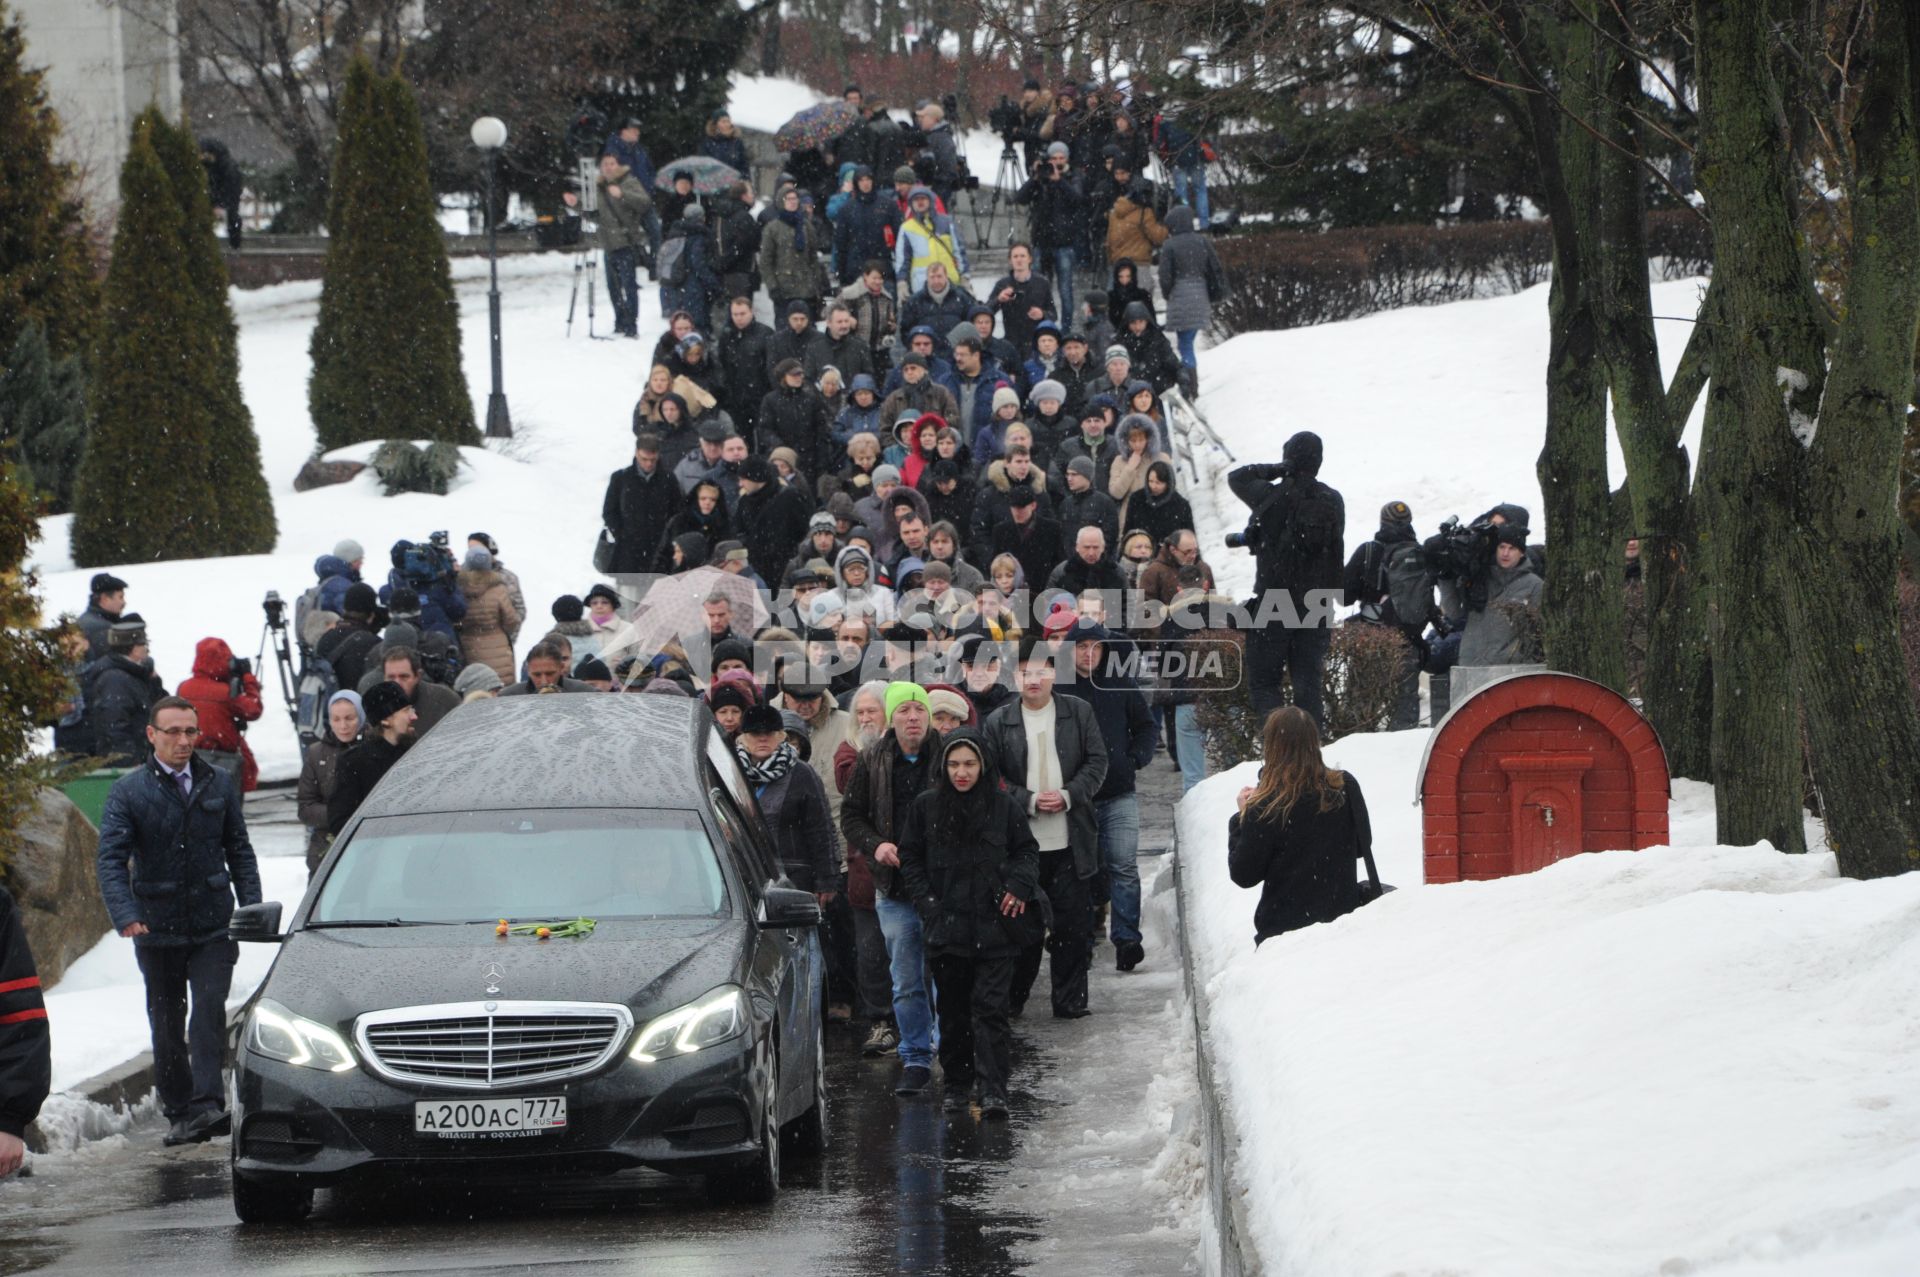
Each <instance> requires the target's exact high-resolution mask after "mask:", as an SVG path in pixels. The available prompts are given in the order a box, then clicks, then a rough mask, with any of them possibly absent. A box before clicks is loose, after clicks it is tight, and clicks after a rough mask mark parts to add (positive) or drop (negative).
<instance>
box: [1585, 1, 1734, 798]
mask: <svg viewBox="0 0 1920 1277" xmlns="http://www.w3.org/2000/svg"><path fill="white" fill-rule="evenodd" d="M1595 10H1596V12H1595V13H1594V15H1593V16H1594V20H1595V22H1597V23H1598V24H1599V26H1600V29H1601V31H1602V32H1603V33H1604V34H1605V35H1606V36H1608V37H1609V41H1608V43H1607V45H1605V46H1603V53H1604V56H1605V57H1606V58H1607V62H1608V66H1607V71H1606V75H1605V77H1604V80H1603V87H1604V95H1605V99H1606V105H1605V107H1603V109H1602V110H1601V112H1600V114H1599V116H1598V118H1597V119H1596V120H1595V126H1596V127H1597V128H1598V129H1599V130H1600V131H1601V133H1602V134H1603V135H1604V137H1605V138H1606V140H1607V141H1608V142H1609V143H1611V144H1612V145H1611V146H1609V147H1605V148H1602V149H1601V151H1600V153H1599V162H1600V168H1601V173H1602V178H1601V181H1600V183H1599V190H1600V195H1601V200H1602V205H1601V215H1600V235H1599V241H1598V254H1599V257H1600V270H1599V273H1598V280H1597V282H1596V286H1597V291H1598V294H1599V299H1600V301H1599V313H1600V316H1601V324H1600V346H1601V349H1602V351H1603V352H1604V354H1605V357H1606V365H1607V376H1608V382H1609V386H1610V388H1611V391H1612V397H1613V419H1614V428H1615V431H1616V432H1617V434H1618V435H1619V438H1620V450H1621V453H1622V454H1623V455H1624V456H1625V458H1626V462H1627V479H1628V491H1629V493H1630V495H1631V498H1632V502H1633V531H1634V533H1635V535H1637V536H1638V537H1639V539H1640V573H1641V581H1642V585H1643V589H1644V594H1645V599H1646V609H1647V622H1648V630H1647V663H1646V673H1645V675H1644V677H1643V680H1642V684H1641V699H1642V704H1643V706H1644V708H1645V711H1646V715H1647V718H1648V719H1649V720H1650V721H1651V722H1652V723H1653V726H1654V730H1655V731H1657V732H1659V734H1660V739H1661V743H1662V744H1663V745H1665V747H1666V751H1667V766H1668V768H1669V769H1670V770H1672V771H1673V772H1674V773H1675V774H1677V775H1683V776H1692V777H1695V778H1698V779H1701V780H1705V779H1707V777H1708V775H1709V768H1710V766H1711V749H1710V746H1711V742H1712V732H1713V683H1712V663H1711V660H1710V658H1709V654H1708V650H1707V627H1706V607H1705V598H1706V594H1705V591H1706V586H1707V582H1706V581H1704V580H1703V579H1702V577H1703V567H1704V564H1703V561H1702V560H1701V558H1700V556H1699V555H1698V554H1697V553H1696V547H1695V545H1694V538H1693V525H1692V519H1691V517H1690V511H1689V509H1688V483H1689V475H1688V464H1687V450H1686V449H1685V448H1684V447H1682V446H1681V443H1680V436H1681V432H1682V431H1683V430H1684V429H1685V427H1686V423H1687V416H1688V414H1689V413H1690V412H1692V410H1693V403H1694V400H1695V399H1696V398H1697V397H1698V395H1699V390H1700V384H1701V383H1700V380H1699V379H1698V377H1697V374H1698V372H1699V370H1700V369H1701V368H1702V367H1703V366H1704V360H1705V358H1706V350H1707V349H1708V343H1709V342H1710V340H1711V337H1712V333H1713V326H1712V325H1711V324H1710V323H1705V322H1703V323H1701V324H1698V325H1696V326H1695V329H1694V333H1693V336H1692V338H1691V339H1690V340H1689V342H1688V346H1687V351H1686V353H1685V354H1684V355H1683V356H1682V359H1681V371H1680V373H1679V374H1678V375H1677V376H1676V377H1675V379H1674V386H1673V389H1672V393H1669V391H1668V388H1667V386H1666V384H1665V382H1664V380H1663V378H1662V376H1661V372H1660V348H1659V340H1658V338H1657V337H1656V336H1655V335H1654V329H1653V292H1652V286H1651V285H1650V283H1649V282H1648V272H1647V224H1646V199H1645V196H1644V189H1645V180H1644V174H1643V171H1642V166H1641V162H1640V160H1639V158H1638V157H1639V155H1640V153H1641V146H1640V137H1639V131H1638V129H1637V127H1636V125H1635V121H1634V119H1633V117H1632V115H1631V114H1630V113H1629V112H1628V111H1627V110H1626V109H1625V108H1624V105H1623V104H1624V103H1627V102H1631V101H1633V100H1634V98H1635V96H1636V95H1637V94H1638V92H1639V76H1640V64H1639V62H1638V61H1636V60H1635V59H1633V58H1630V57H1627V56H1626V55H1625V54H1624V53H1622V52H1620V47H1621V45H1623V44H1624V43H1625V39H1626V32H1625V30H1624V24H1623V23H1622V22H1621V20H1620V16H1619V13H1618V11H1617V10H1615V9H1614V8H1613V7H1612V6H1610V5H1604V4H1603V5H1597V6H1595ZM1614 41H1618V42H1619V43H1618V44H1616V43H1614ZM1709 309H1710V307H1709V305H1708V304H1706V303H1703V304H1702V306H1701V317H1702V319H1703V320H1705V319H1706V317H1707V315H1708V312H1709Z"/></svg>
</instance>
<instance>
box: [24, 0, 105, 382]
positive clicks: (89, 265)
mask: <svg viewBox="0 0 1920 1277" xmlns="http://www.w3.org/2000/svg"><path fill="white" fill-rule="evenodd" d="M25 52H26V38H25V36H24V35H22V33H21V30H20V24H19V22H17V21H15V20H14V19H13V17H12V16H11V14H10V13H9V12H8V10H7V6H6V3H5V0H0V352H10V351H12V350H13V348H14V343H16V342H17V341H19V340H20V334H21V333H23V332H24V331H26V329H27V327H28V325H30V324H34V323H38V324H40V325H41V326H42V327H44V328H45V329H46V335H47V342H48V345H49V347H50V348H51V350H52V352H53V355H54V357H55V358H56V359H58V358H64V357H65V356H67V355H75V354H80V353H82V352H84V351H85V350H86V349H87V345H88V343H89V342H90V341H91V340H92V337H93V333H94V325H95V323H96V322H97V320H98V318H99V310H100V285H99V281H98V279H97V278H96V275H95V271H94V262H93V254H92V251H91V249H90V247H89V245H88V243H87V227H86V218H85V214H84V211H83V210H82V208H81V205H80V200H79V199H78V197H77V195H76V193H75V183H74V171H73V166H72V165H70V164H60V163H56V162H55V161H54V158H53V143H54V139H55V138H56V137H58V136H59V133H60V118H59V116H57V115H55V114H54V111H53V108H52V107H51V106H49V105H47V92H46V86H45V83H44V80H45V77H44V75H43V73H42V72H40V71H35V70H29V69H28V68H27V66H26V64H25V61H24V55H25Z"/></svg>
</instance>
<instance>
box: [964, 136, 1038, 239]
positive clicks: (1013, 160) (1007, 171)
mask: <svg viewBox="0 0 1920 1277" xmlns="http://www.w3.org/2000/svg"><path fill="white" fill-rule="evenodd" d="M1025 184H1026V175H1025V174H1024V173H1022V172H1021V171H1020V157H1019V156H1018V155H1016V154H1015V153H1014V150H1013V143H1011V142H1007V143H1006V145H1004V146H1002V147H1001V148H1000V164H999V167H998V168H996V169H994V171H993V186H992V188H991V189H989V188H987V187H986V186H985V185H984V184H983V185H981V186H976V187H974V188H973V191H972V192H971V198H972V201H973V203H972V212H973V237H974V240H975V241H976V242H975V247H977V248H988V247H990V246H991V245H992V244H993V224H994V222H995V221H996V220H998V219H999V216H1000V202H1001V201H1002V200H1005V201H1006V202H1007V204H1008V206H1009V207H1008V209H1007V242H1008V243H1012V242H1013V219H1014V212H1013V209H1012V207H1011V206H1012V204H1013V196H1014V193H1015V192H1016V191H1018V190H1019V189H1020V188H1021V187H1022V186H1024V185H1025ZM983 191H985V192H986V193H987V201H986V202H987V214H986V217H985V218H984V219H983V218H982V217H981V216H980V195H981V192H983Z"/></svg>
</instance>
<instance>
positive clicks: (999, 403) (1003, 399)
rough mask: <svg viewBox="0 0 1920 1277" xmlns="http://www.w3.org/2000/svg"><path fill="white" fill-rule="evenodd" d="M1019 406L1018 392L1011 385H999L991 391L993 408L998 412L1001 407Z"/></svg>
mask: <svg viewBox="0 0 1920 1277" xmlns="http://www.w3.org/2000/svg"><path fill="white" fill-rule="evenodd" d="M1019 406H1020V392H1019V391H1017V390H1015V389H1014V388H1013V387H1012V386H1001V387H1000V388H999V389H997V390H995V391H994V392H993V410H994V411H995V412H999V411H1000V410H1001V409H1002V408H1018V407H1019Z"/></svg>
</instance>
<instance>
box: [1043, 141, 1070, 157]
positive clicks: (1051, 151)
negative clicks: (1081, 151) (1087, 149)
mask: <svg viewBox="0 0 1920 1277" xmlns="http://www.w3.org/2000/svg"><path fill="white" fill-rule="evenodd" d="M1068 154H1070V152H1069V151H1068V150H1067V144H1066V143H1065V142H1051V143H1048V145H1047V158H1048V159H1052V158H1053V157H1054V156H1056V155H1059V156H1066V155H1068Z"/></svg>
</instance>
